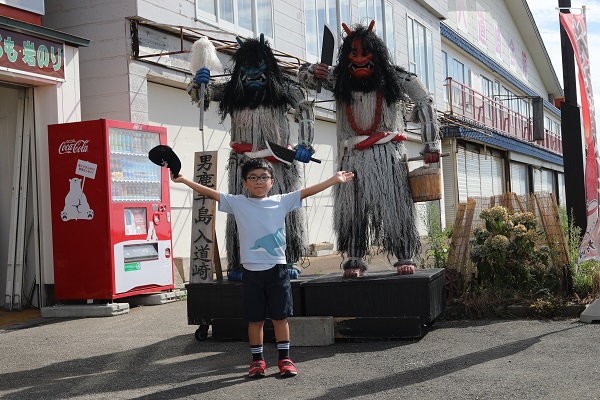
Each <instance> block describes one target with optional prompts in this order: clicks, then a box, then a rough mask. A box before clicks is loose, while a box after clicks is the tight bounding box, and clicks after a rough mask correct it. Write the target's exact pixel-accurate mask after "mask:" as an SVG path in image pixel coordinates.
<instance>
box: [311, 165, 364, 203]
mask: <svg viewBox="0 0 600 400" xmlns="http://www.w3.org/2000/svg"><path fill="white" fill-rule="evenodd" d="M353 178H354V173H353V172H346V171H338V172H337V173H336V174H335V175H334V176H332V177H331V178H329V179H327V180H326V181H323V182H321V183H317V184H316V185H313V186H309V187H307V188H305V189H302V190H301V191H300V198H301V199H304V198H306V197H308V196H312V195H313V194H317V193H319V192H322V191H323V190H325V189H327V188H328V187H330V186H333V185H335V184H337V183H346V182H350V181H351V180H352V179H353Z"/></svg>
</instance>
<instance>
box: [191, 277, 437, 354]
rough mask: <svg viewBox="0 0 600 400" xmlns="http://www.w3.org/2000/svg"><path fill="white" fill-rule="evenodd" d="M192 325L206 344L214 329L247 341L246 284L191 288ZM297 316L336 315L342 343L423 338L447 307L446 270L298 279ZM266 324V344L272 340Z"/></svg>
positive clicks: (294, 292)
mask: <svg viewBox="0 0 600 400" xmlns="http://www.w3.org/2000/svg"><path fill="white" fill-rule="evenodd" d="M186 289H187V311H188V324H189V325H198V326H199V327H198V330H197V331H196V338H197V339H198V340H204V339H206V337H207V333H208V328H209V326H210V325H212V327H213V329H212V336H213V337H214V338H216V339H232V340H245V339H247V334H246V323H245V322H244V321H243V320H242V318H241V316H242V306H243V305H242V283H241V282H230V281H228V280H222V281H215V282H212V283H196V284H188V285H186ZM292 296H293V300H294V316H296V317H298V316H332V317H333V318H334V321H335V337H336V338H356V339H358V338H365V339H366V338H370V339H377V338H380V339H394V338H397V339H404V338H406V339H408V338H420V337H422V336H423V334H424V333H423V326H428V325H432V324H433V323H434V322H435V319H436V318H437V317H438V316H439V315H440V314H441V313H442V311H443V309H444V306H445V298H444V269H442V268H431V269H417V270H416V271H415V274H414V275H398V274H396V273H395V272H393V271H383V272H369V273H368V274H367V275H365V276H363V277H360V278H351V279H348V278H342V273H341V272H339V273H334V274H328V275H306V276H303V275H301V276H300V278H299V279H293V280H292ZM272 335H273V333H272V324H269V323H266V324H265V342H268V341H270V339H272Z"/></svg>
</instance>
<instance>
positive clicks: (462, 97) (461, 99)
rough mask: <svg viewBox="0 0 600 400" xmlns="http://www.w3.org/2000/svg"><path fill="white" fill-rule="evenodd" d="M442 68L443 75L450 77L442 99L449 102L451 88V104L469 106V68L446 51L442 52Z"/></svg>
mask: <svg viewBox="0 0 600 400" xmlns="http://www.w3.org/2000/svg"><path fill="white" fill-rule="evenodd" d="M442 68H443V69H444V71H443V73H444V75H445V76H446V77H447V78H452V88H450V87H449V86H446V90H445V91H444V100H445V101H446V102H447V103H448V102H450V90H452V105H454V106H458V107H463V105H466V106H469V104H470V96H469V91H470V90H471V89H470V87H471V69H470V68H469V67H468V66H466V65H464V64H463V63H462V62H460V61H458V60H457V59H455V58H453V57H451V56H449V55H448V54H447V53H446V52H442ZM411 72H412V71H411ZM430 90H431V89H430Z"/></svg>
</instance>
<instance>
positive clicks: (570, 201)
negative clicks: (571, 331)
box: [558, 0, 587, 235]
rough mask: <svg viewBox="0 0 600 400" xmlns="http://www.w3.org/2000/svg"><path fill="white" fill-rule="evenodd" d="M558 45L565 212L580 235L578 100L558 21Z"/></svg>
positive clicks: (583, 221) (564, 3) (564, 6)
mask: <svg viewBox="0 0 600 400" xmlns="http://www.w3.org/2000/svg"><path fill="white" fill-rule="evenodd" d="M558 7H559V10H560V12H563V13H570V12H571V11H570V10H569V8H570V7H571V0H558ZM559 25H560V24H559ZM560 45H561V49H562V64H563V85H564V92H565V99H564V101H562V102H561V103H560V111H561V132H562V147H563V164H564V171H565V194H566V198H567V214H568V215H569V216H570V214H571V211H573V217H574V223H575V226H578V227H580V228H581V235H583V234H584V233H585V229H586V227H587V211H586V209H587V207H586V198H585V174H584V163H583V161H584V160H583V153H584V148H583V137H582V134H581V114H580V108H579V105H578V103H577V80H576V74H575V54H574V52H573V47H572V46H571V42H570V41H569V36H568V35H567V33H566V32H565V30H564V28H563V27H562V25H560Z"/></svg>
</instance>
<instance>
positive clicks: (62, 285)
mask: <svg viewBox="0 0 600 400" xmlns="http://www.w3.org/2000/svg"><path fill="white" fill-rule="evenodd" d="M166 142H167V136H166V129H165V128H162V127H157V126H149V125H141V124H132V123H129V122H121V121H113V120H106V119H101V120H94V121H82V122H75V123H67V124H56V125H50V126H49V127H48V144H49V151H50V154H49V162H50V192H51V206H52V240H53V252H54V280H55V283H54V285H55V286H54V288H55V297H56V299H57V300H78V299H80V300H83V299H85V300H90V299H96V300H102V299H108V300H111V299H116V298H121V297H126V296H132V295H137V294H143V293H149V292H156V291H162V290H168V289H172V288H173V287H174V285H173V260H172V257H171V254H172V251H171V248H172V242H171V207H170V203H169V177H168V173H167V170H166V169H164V168H160V167H159V166H157V165H155V164H153V163H152V162H150V160H149V159H148V152H149V151H150V149H152V148H153V147H155V146H157V145H159V144H166ZM67 238H69V239H67Z"/></svg>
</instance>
